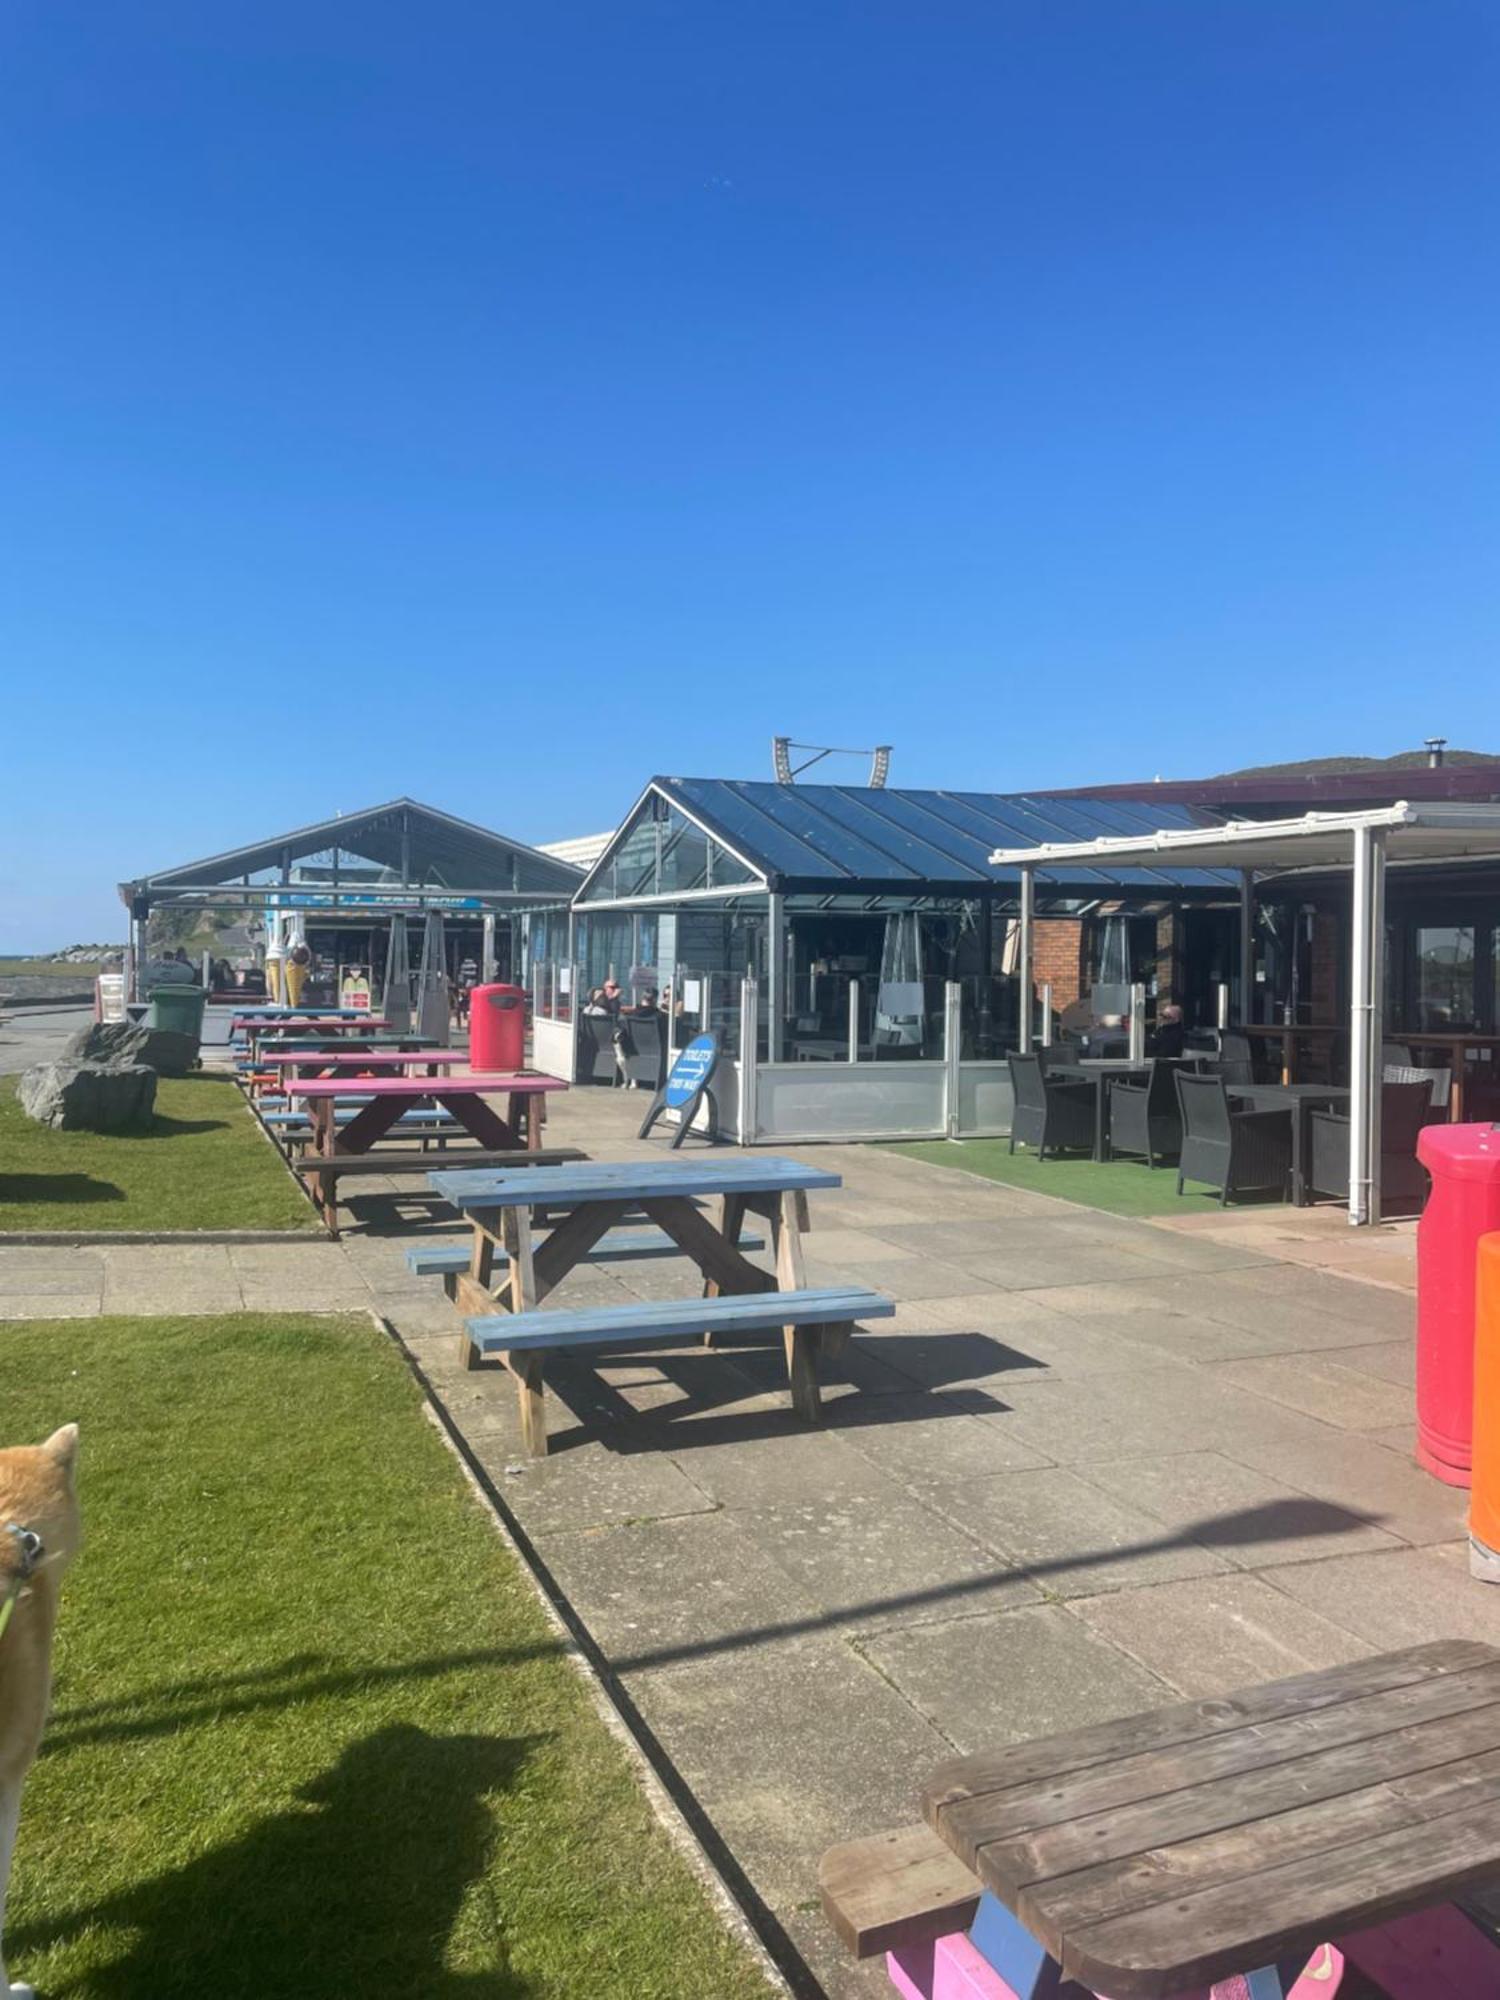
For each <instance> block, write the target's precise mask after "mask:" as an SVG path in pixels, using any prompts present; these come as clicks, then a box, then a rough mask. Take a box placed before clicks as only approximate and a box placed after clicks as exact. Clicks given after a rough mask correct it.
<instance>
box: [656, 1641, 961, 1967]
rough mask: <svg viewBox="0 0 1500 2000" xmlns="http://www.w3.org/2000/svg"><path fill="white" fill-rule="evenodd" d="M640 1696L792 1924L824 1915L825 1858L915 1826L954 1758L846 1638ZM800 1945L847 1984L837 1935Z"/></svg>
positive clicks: (659, 1686)
mask: <svg viewBox="0 0 1500 2000" xmlns="http://www.w3.org/2000/svg"><path fill="white" fill-rule="evenodd" d="M626 1688H627V1691H628V1693H629V1694H630V1696H631V1698H632V1699H633V1700H634V1701H635V1702H636V1703H637V1704H638V1706H639V1708H640V1710H641V1713H642V1715H643V1716H644V1717H645V1719H646V1721H647V1723H648V1724H649V1725H650V1727H651V1728H652V1729H653V1731H654V1732H655V1733H656V1735H657V1737H658V1738H659V1739H660V1741H661V1742H663V1743H664V1744H666V1745H669V1746H670V1754H671V1756H672V1760H673V1762H674V1763H675V1765H676V1766H677V1768H678V1770H679V1771H680V1772H681V1773H682V1774H683V1776H684V1778H685V1779H686V1780H687V1782H688V1784H689V1785H690V1786H691V1787H692V1789H693V1792H694V1795H695V1796H696V1798H697V1799H698V1800H699V1801H700V1803H701V1804H702V1806H703V1807H704V1809H705V1810H706V1812H707V1813H708V1815H709V1817H710V1818H711V1819H712V1821H713V1824H714V1826H715V1827H716V1828H717V1830H718V1831H719V1833H720V1834H721V1835H722V1836H723V1838H724V1839H725V1840H726V1841H727V1842H728V1843H729V1845H730V1847H731V1848H732V1849H733V1851H734V1853H735V1856H736V1858H737V1859H738V1860H739V1862H740V1863H741V1865H742V1866H743V1867H744V1868H745V1870H746V1871H747V1873H748V1874H749V1875H750V1877H751V1879H752V1880H753V1881H754V1882H755V1884H756V1886H757V1888H758V1889H759V1890H760V1892H761V1894H762V1895H763V1896H765V1897H766V1899H767V1901H768V1902H769V1903H770V1904H771V1907H772V1908H773V1909H774V1910H775V1911H776V1912H777V1914H778V1915H779V1916H781V1917H782V1918H783V1920H784V1921H785V1920H787V1919H788V1918H789V1917H791V1916H792V1915H793V1913H800V1914H801V1915H802V1916H804V1917H805V1918H814V1917H815V1916H816V1911H817V1893H818V1891H817V1869H818V1858H819V1856H820V1855H821V1854H822V1853H823V1852H824V1850H825V1849H826V1848H829V1847H831V1846H833V1845H834V1843H835V1842H836V1841H841V1840H852V1839H854V1838H855V1837H856V1836H858V1835H860V1834H866V1833H871V1832H878V1831H879V1830H880V1829H881V1828H884V1827H889V1826H901V1825H904V1824H906V1822H908V1821H909V1820H910V1819H911V1818H912V1817H913V1815H914V1813H915V1809H916V1792H917V1788H918V1786H919V1785H920V1784H921V1782H922V1780H923V1778H924V1777H925V1776H926V1775H927V1773H928V1772H929V1771H931V1770H932V1769H933V1768H934V1767H935V1766H936V1765H937V1764H939V1763H941V1762H942V1761H943V1759H944V1758H945V1757H948V1756H951V1755H952V1751H953V1745H952V1744H951V1742H950V1741H949V1740H948V1739H947V1738H946V1737H945V1736H943V1735H942V1734H941V1733H940V1732H939V1731H938V1730H936V1729H934V1728H933V1726H932V1725H931V1723H929V1722H927V1721H926V1720H925V1719H924V1718H923V1717H922V1716H920V1715H919V1714H918V1713H917V1712H916V1710H915V1709H914V1708H913V1707H912V1706H911V1704H910V1703H909V1702H908V1701H906V1700H905V1698H904V1697H903V1696H902V1695H901V1694H900V1693H899V1691H898V1690H897V1689H896V1688H895V1687H894V1686H893V1685H892V1684H891V1682H890V1681H889V1680H887V1679H885V1678H883V1677H882V1675H881V1674H880V1673H879V1672H877V1671H876V1670H875V1668H873V1667H872V1666H870V1665H869V1664H867V1662H866V1661H864V1660H862V1659H861V1658H859V1657H858V1655H857V1654H856V1653H855V1652H854V1650H853V1649H852V1648H850V1647H849V1646H847V1645H845V1644H844V1643H842V1642H841V1641H839V1640H836V1639H822V1640H816V1641H802V1642H800V1643H798V1644H796V1645H769V1646H762V1647H753V1648H750V1649H749V1650H747V1651H745V1652H743V1653H739V1654H736V1655H735V1656H734V1659H733V1672H732V1673H730V1672H728V1671H726V1663H725V1661H724V1660H722V1659H720V1660H708V1661H703V1662H698V1663H684V1664H683V1665H680V1666H676V1667H672V1668H669V1669H665V1670H663V1669H656V1670H653V1671H650V1672H641V1671H636V1672H632V1673H630V1674H628V1675H627V1677H626ZM798 1935H799V1936H800V1937H801V1938H802V1939H803V1940H804V1941H805V1946H806V1949H807V1950H808V1952H809V1955H810V1957H811V1959H812V1962H813V1965H814V1969H815V1971H816V1972H817V1974H818V1976H819V1978H820V1979H821V1980H822V1981H824V1983H825V1984H827V1982H829V1981H830V1980H842V1979H843V1978H844V1975H845V1973H846V1972H847V1970H848V1967H849V1960H848V1958H847V1955H846V1954H845V1953H844V1952H843V1950H842V1948H841V1947H840V1946H839V1944H838V1942H837V1940H836V1939H835V1938H834V1936H833V1934H832V1931H831V1930H830V1929H829V1928H828V1926H827V1925H826V1924H825V1923H822V1922H818V1921H814V1922H811V1923H805V1924H804V1925H802V1926H801V1927H799V1931H798ZM882 1977H883V1975H882ZM829 1990H830V1991H832V1990H837V1989H835V1988H832V1987H830V1989H829ZM843 1990H845V1991H852V1990H868V1991H870V1992H871V1993H875V1992H878V1991H879V1990H880V1989H879V1987H877V1986H873V1985H870V1986H867V1987H865V1988H860V1989H856V1988H851V1987H845V1988H844V1989H843ZM885 1992H886V1993H887V1994H888V1993H889V1992H890V1987H889V1985H888V1984H887V1985H886V1986H885ZM704 2000H710V1996H707V1995H705V1996H704Z"/></svg>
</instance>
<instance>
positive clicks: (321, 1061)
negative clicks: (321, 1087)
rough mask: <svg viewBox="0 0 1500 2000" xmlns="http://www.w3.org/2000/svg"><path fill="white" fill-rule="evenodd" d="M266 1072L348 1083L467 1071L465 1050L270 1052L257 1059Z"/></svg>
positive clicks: (302, 1050) (289, 1050)
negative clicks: (323, 1078)
mask: <svg viewBox="0 0 1500 2000" xmlns="http://www.w3.org/2000/svg"><path fill="white" fill-rule="evenodd" d="M260 1060H261V1064H262V1066H263V1067H265V1068H266V1069H279V1070H282V1071H283V1072H284V1073H285V1075H286V1076H333V1077H343V1078H344V1080H345V1081H346V1082H352V1081H353V1079H354V1078H355V1077H361V1076H386V1075H389V1076H403V1075H404V1076H418V1075H427V1076H436V1075H438V1074H439V1072H440V1071H442V1070H445V1069H446V1070H448V1071H449V1072H450V1073H451V1072H452V1071H453V1070H455V1069H457V1068H459V1066H460V1065H462V1066H463V1068H464V1069H465V1070H467V1069H468V1064H469V1051H468V1050H467V1049H466V1048H465V1049H440V1048H416V1049H334V1048H323V1049H300V1048H299V1049H271V1050H268V1051H267V1053H266V1054H265V1055H263V1056H262V1057H261V1059H260Z"/></svg>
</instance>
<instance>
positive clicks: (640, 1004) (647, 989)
mask: <svg viewBox="0 0 1500 2000" xmlns="http://www.w3.org/2000/svg"><path fill="white" fill-rule="evenodd" d="M625 1017H626V1019H627V1020H636V1021H656V1020H660V1019H661V1002H660V1000H659V999H658V997H657V992H656V988H655V987H654V986H643V987H642V988H641V997H640V999H639V1000H638V1001H637V1002H636V1004H635V1005H634V1006H633V1007H627V1008H626V1009H625Z"/></svg>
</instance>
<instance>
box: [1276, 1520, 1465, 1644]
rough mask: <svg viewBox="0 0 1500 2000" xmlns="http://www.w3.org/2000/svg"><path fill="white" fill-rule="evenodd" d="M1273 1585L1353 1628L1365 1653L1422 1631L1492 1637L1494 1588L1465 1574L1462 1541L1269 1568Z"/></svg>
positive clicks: (1417, 1640)
mask: <svg viewBox="0 0 1500 2000" xmlns="http://www.w3.org/2000/svg"><path fill="white" fill-rule="evenodd" d="M1265 1580H1266V1582H1267V1583H1268V1584H1271V1585H1273V1586H1274V1587H1275V1588H1276V1589H1277V1590H1280V1591H1283V1592H1285V1594H1286V1595H1287V1596H1288V1597H1291V1598H1294V1599H1295V1600H1296V1601H1297V1603H1298V1604H1299V1605H1308V1606H1310V1607H1312V1608H1313V1609H1315V1610H1316V1611H1317V1612H1319V1613H1320V1614H1321V1615H1322V1616H1323V1617H1325V1618H1332V1619H1335V1620H1336V1621H1337V1622H1338V1623H1339V1624H1340V1625H1343V1626H1346V1627H1347V1628H1348V1630H1349V1631H1351V1632H1355V1633H1358V1635H1359V1637H1360V1638H1361V1639H1362V1640H1363V1641H1365V1643H1366V1645H1367V1647H1368V1649H1369V1651H1370V1652H1372V1653H1376V1652H1385V1651H1387V1650H1389V1649H1391V1648H1394V1647H1397V1646H1417V1645H1421V1644H1422V1643H1423V1642H1424V1641H1425V1640H1428V1639H1482V1640H1484V1641H1485V1642H1486V1643H1487V1644H1488V1645H1491V1646H1494V1645H1500V1589H1497V1588H1496V1587H1495V1586H1494V1585H1493V1584H1484V1583H1477V1582H1475V1581H1474V1579H1473V1578H1471V1577H1470V1575H1469V1570H1468V1544H1467V1541H1464V1542H1462V1543H1453V1544H1451V1545H1450V1547H1449V1548H1443V1549H1440V1548H1425V1549H1398V1550H1395V1551H1393V1552H1392V1553H1389V1554H1386V1555H1367V1556H1337V1557H1333V1558H1331V1559H1330V1560H1329V1561H1327V1562H1320V1563H1305V1564H1304V1563H1299V1564H1298V1565H1297V1566H1296V1568H1294V1569H1271V1570H1267V1571H1266V1572H1265Z"/></svg>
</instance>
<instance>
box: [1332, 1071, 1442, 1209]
mask: <svg viewBox="0 0 1500 2000" xmlns="http://www.w3.org/2000/svg"><path fill="white" fill-rule="evenodd" d="M1431 1122H1432V1096H1431V1090H1430V1087H1429V1085H1428V1084H1427V1083H1426V1082H1425V1081H1417V1082H1412V1083H1383V1084H1382V1085H1381V1087H1380V1200H1381V1206H1382V1207H1387V1206H1389V1207H1396V1206H1398V1205H1399V1206H1400V1207H1402V1208H1408V1209H1409V1208H1412V1207H1416V1208H1420V1207H1421V1206H1422V1204H1423V1203H1424V1202H1425V1201H1426V1199H1427V1188H1428V1180H1427V1169H1426V1168H1425V1167H1424V1166H1423V1165H1422V1163H1421V1161H1420V1160H1419V1159H1418V1158H1417V1134H1418V1133H1419V1132H1420V1131H1421V1129H1422V1127H1423V1126H1424V1125H1428V1124H1430V1123H1431ZM1307 1123H1308V1136H1309V1146H1308V1150H1309V1153H1310V1156H1311V1157H1310V1158H1309V1160H1308V1163H1307V1170H1306V1174H1305V1180H1306V1184H1307V1186H1308V1188H1309V1189H1310V1190H1311V1192H1312V1193H1314V1194H1322V1195H1328V1196H1330V1197H1333V1198H1336V1199H1337V1200H1339V1201H1347V1200H1348V1199H1349V1120H1348V1118H1347V1117H1346V1116H1344V1114H1343V1113H1342V1112H1338V1111H1314V1112H1313V1113H1312V1114H1311V1115H1310V1117H1309V1118H1308V1121H1307Z"/></svg>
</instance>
